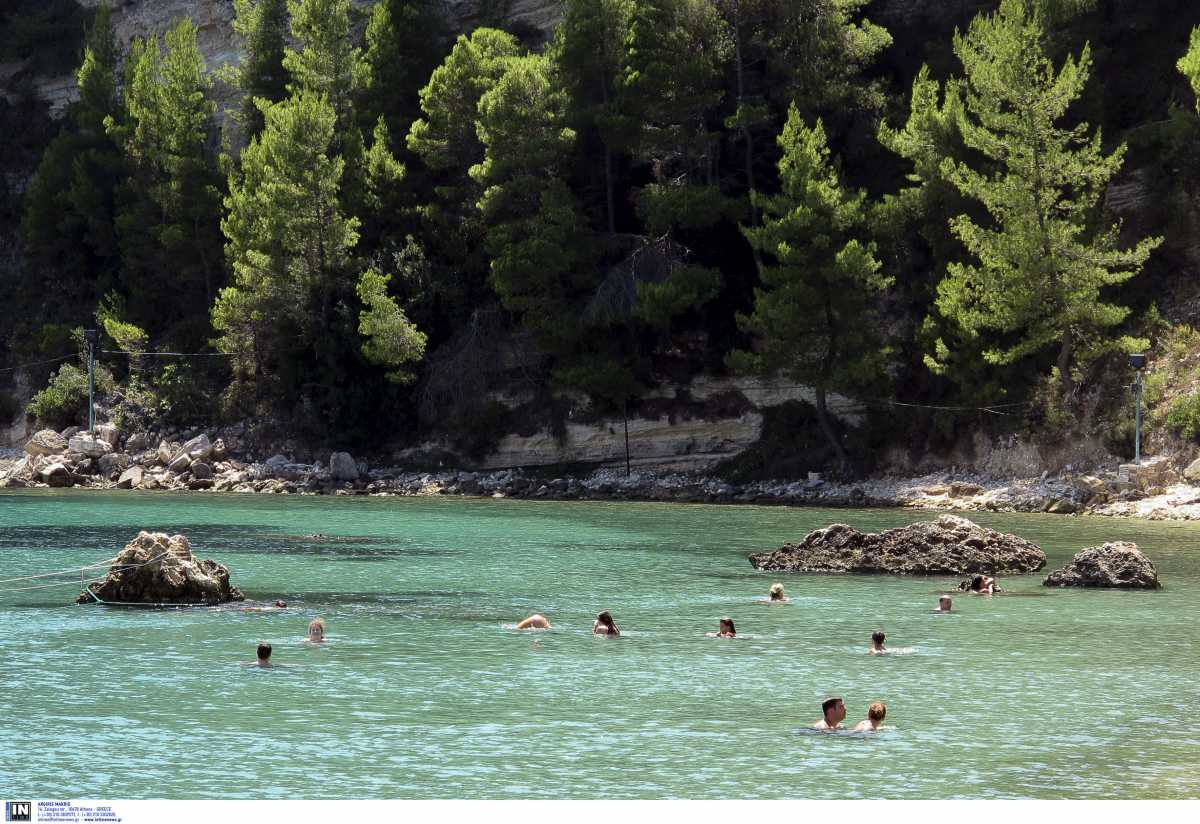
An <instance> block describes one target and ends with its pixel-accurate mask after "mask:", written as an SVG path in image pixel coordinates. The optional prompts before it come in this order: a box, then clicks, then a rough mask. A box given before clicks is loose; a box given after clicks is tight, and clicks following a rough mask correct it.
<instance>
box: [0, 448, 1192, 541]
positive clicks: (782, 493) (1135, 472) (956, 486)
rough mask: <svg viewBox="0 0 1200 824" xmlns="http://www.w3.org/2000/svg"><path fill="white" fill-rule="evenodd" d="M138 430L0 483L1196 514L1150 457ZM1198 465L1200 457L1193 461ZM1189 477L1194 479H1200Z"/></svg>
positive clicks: (22, 459)
mask: <svg viewBox="0 0 1200 824" xmlns="http://www.w3.org/2000/svg"><path fill="white" fill-rule="evenodd" d="M215 434H216V435H217V436H216V437H212V438H210V437H209V435H208V434H207V433H205V432H201V431H198V430H185V431H183V432H179V433H166V434H165V435H164V436H159V435H158V434H157V433H153V434H147V433H134V434H131V435H128V436H125V435H124V434H123V433H121V432H120V431H119V430H117V428H116V427H115V426H112V425H111V424H102V425H100V426H98V427H97V428H96V433H95V435H94V436H92V435H89V434H87V433H85V432H83V433H81V432H80V431H78V430H76V429H74V428H72V429H68V430H64V431H63V432H61V433H58V432H53V431H52V430H42V431H40V432H38V433H36V434H35V435H34V436H33V437H32V438H31V439H30V441H29V443H27V444H26V445H25V448H24V450H23V451H22V450H11V451H9V453H8V454H7V455H6V454H4V453H0V489H2V488H9V489H13V488H36V487H84V488H91V489H143V490H155V489H157V490H187V491H203V492H238V493H259V494H283V495H287V494H301V495H302V494H316V495H320V494H324V495H378V496H386V495H397V496H413V495H464V496H483V497H494V498H532V499H546V500H623V501H670V502H681V503H714V504H736V503H747V504H759V505H781V506H815V507H881V508H907V509H922V510H942V511H946V510H951V511H965V512H972V511H976V512H977V511H991V512H1049V513H1053V514H1063V515H1075V514H1088V515H1101V516H1108V517H1139V518H1147V519H1150V520H1200V485H1193V483H1196V484H1200V467H1197V466H1194V465H1192V466H1188V467H1186V468H1181V467H1177V466H1175V465H1174V463H1173V462H1172V461H1171V460H1170V459H1169V458H1155V459H1151V460H1149V461H1146V462H1144V463H1143V464H1142V465H1140V466H1138V467H1133V468H1131V467H1128V466H1121V467H1101V468H1098V469H1094V470H1092V473H1091V474H1073V473H1063V474H1060V475H1057V476H1049V475H1045V474H1044V475H1043V476H1041V477H1040V478H1032V479H1019V480H1012V479H1003V480H997V479H994V478H989V477H986V476H982V475H979V474H976V473H973V472H970V471H951V472H945V473H938V474H934V475H925V476H922V477H917V478H901V477H887V476H885V477H877V478H871V479H866V480H861V481H855V482H835V481H830V480H825V479H822V478H819V477H815V476H814V477H811V478H810V479H809V480H805V481H753V482H750V483H746V484H732V483H728V482H726V481H724V480H721V479H720V478H716V477H712V476H705V475H693V474H684V473H678V472H657V471H652V470H646V469H638V470H637V471H635V472H633V473H631V474H629V475H626V474H625V472H624V470H623V469H614V468H611V467H602V468H600V469H597V470H595V471H593V472H591V473H590V474H587V475H578V474H576V475H567V474H563V475H557V476H556V475H554V474H553V473H552V472H549V471H547V470H546V469H544V468H535V469H505V470H493V471H485V472H476V471H466V470H456V469H440V470H436V471H418V470H413V469H411V468H406V467H403V466H373V465H369V464H368V463H367V462H364V461H359V460H355V459H354V458H353V457H352V456H351V455H349V454H347V453H345V452H334V453H332V454H330V456H329V458H328V459H327V460H325V461H321V462H319V463H304V462H299V461H296V460H293V459H292V457H290V456H288V455H283V454H276V455H272V456H270V457H268V458H266V459H265V460H257V459H255V458H254V457H252V456H250V455H249V454H247V451H246V450H245V448H244V447H243V444H242V443H241V439H240V437H239V433H238V430H237V429H232V430H226V431H223V432H219V433H215ZM1197 463H1200V462H1197ZM1193 476H1194V477H1193Z"/></svg>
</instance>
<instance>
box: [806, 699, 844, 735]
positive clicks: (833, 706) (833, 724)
mask: <svg viewBox="0 0 1200 824" xmlns="http://www.w3.org/2000/svg"><path fill="white" fill-rule="evenodd" d="M821 715H822V716H823V717H822V718H821V720H820V721H818V722H817V723H815V724H813V725H812V728H813V729H814V730H840V729H843V728H842V727H841V726H840V725H841V723H842V721H843V720H844V719H845V718H846V704H845V702H844V701H842V699H840V698H826V699H825V700H824V701H822V702H821Z"/></svg>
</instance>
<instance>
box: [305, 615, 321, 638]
mask: <svg viewBox="0 0 1200 824" xmlns="http://www.w3.org/2000/svg"><path fill="white" fill-rule="evenodd" d="M308 637H309V640H311V641H324V640H325V622H324V621H322V620H321V619H320V618H314V619H312V621H311V622H309V625H308Z"/></svg>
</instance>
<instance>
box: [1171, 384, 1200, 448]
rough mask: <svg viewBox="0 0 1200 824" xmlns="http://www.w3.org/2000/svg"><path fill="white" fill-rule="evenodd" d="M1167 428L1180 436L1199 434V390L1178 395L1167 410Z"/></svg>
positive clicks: (1193, 436)
mask: <svg viewBox="0 0 1200 824" xmlns="http://www.w3.org/2000/svg"><path fill="white" fill-rule="evenodd" d="M1167 428H1168V429H1170V430H1171V431H1172V432H1174V433H1175V434H1176V435H1178V436H1179V437H1181V438H1185V439H1187V440H1189V441H1190V440H1195V439H1196V436H1197V435H1200V391H1197V392H1189V393H1187V394H1186V395H1180V396H1179V397H1177V398H1175V400H1173V401H1171V406H1170V407H1169V408H1168V410H1167Z"/></svg>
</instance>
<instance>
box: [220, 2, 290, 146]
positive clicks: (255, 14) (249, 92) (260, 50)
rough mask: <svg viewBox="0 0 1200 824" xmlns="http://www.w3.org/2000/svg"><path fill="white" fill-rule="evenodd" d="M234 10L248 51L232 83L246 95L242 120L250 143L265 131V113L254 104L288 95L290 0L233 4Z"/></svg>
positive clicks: (234, 21)
mask: <svg viewBox="0 0 1200 824" xmlns="http://www.w3.org/2000/svg"><path fill="white" fill-rule="evenodd" d="M233 7H234V12H235V16H234V19H233V30H234V32H235V33H236V34H237V35H238V36H239V37H240V38H241V40H242V48H243V49H244V51H245V56H244V57H243V58H242V62H241V63H240V64H239V65H238V66H237V67H236V69H234V71H233V73H232V74H233V83H234V85H235V86H237V88H238V90H239V91H240V92H241V93H242V95H243V98H242V110H241V114H240V117H241V120H242V123H243V125H244V128H245V130H246V135H245V136H246V139H247V140H249V139H250V138H252V137H254V136H255V135H257V134H258V133H259V132H260V131H262V127H263V116H262V111H261V110H260V109H259V107H258V104H257V103H255V100H256V99H258V100H266V101H269V102H272V103H275V102H278V101H280V100H282V99H283V98H284V96H285V95H286V94H287V86H288V72H287V70H286V69H284V67H283V54H284V48H285V47H286V46H287V36H288V10H287V0H234V3H233Z"/></svg>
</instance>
